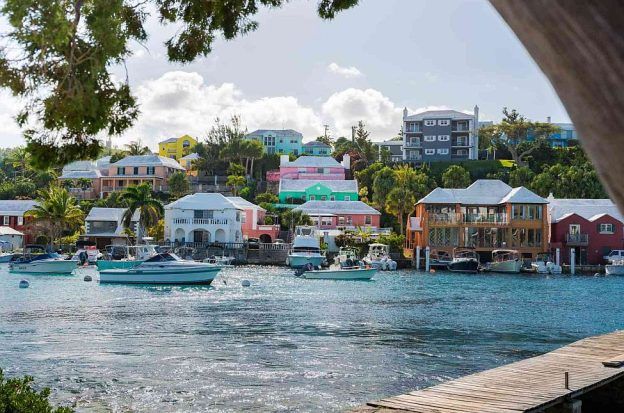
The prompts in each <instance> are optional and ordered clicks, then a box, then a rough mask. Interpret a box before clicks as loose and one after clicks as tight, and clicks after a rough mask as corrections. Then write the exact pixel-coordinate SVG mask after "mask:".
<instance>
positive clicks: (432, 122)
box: [425, 120, 436, 126]
mask: <svg viewBox="0 0 624 413" xmlns="http://www.w3.org/2000/svg"><path fill="white" fill-rule="evenodd" d="M435 124H436V121H435V120H426V121H425V126H435Z"/></svg>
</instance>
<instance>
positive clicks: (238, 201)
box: [226, 196, 266, 211]
mask: <svg viewBox="0 0 624 413" xmlns="http://www.w3.org/2000/svg"><path fill="white" fill-rule="evenodd" d="M226 198H227V199H228V200H229V201H230V202H232V203H233V204H234V205H235V206H236V207H238V208H239V209H259V210H261V211H266V210H265V209H264V208H262V207H261V206H258V205H256V204H254V203H253V202H249V201H248V200H246V199H245V198H242V197H240V196H227V197H226Z"/></svg>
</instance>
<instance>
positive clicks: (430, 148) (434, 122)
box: [403, 106, 479, 164]
mask: <svg viewBox="0 0 624 413" xmlns="http://www.w3.org/2000/svg"><path fill="white" fill-rule="evenodd" d="M478 126H479V107H478V106H475V107H474V113H464V112H458V111H456V110H429V111H426V112H420V113H416V114H413V115H409V114H408V111H407V108H406V109H404V110H403V160H404V161H407V162H412V163H416V164H420V163H422V162H431V161H452V160H468V159H478V149H479V137H478V134H477V131H478Z"/></svg>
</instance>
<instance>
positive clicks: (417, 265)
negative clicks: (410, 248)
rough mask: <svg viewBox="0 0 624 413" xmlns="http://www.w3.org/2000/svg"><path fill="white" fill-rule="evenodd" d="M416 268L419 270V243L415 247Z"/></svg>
mask: <svg viewBox="0 0 624 413" xmlns="http://www.w3.org/2000/svg"><path fill="white" fill-rule="evenodd" d="M416 270H417V271H418V270H420V245H419V246H417V247H416Z"/></svg>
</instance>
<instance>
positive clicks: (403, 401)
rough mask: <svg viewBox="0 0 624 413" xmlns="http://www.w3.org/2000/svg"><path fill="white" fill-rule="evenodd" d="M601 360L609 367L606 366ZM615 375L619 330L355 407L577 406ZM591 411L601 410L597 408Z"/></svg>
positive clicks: (443, 411)
mask: <svg viewBox="0 0 624 413" xmlns="http://www.w3.org/2000/svg"><path fill="white" fill-rule="evenodd" d="M609 362H611V363H609ZM603 363H604V364H611V365H612V366H614V367H606V366H605V365H603ZM566 373H567V379H566ZM618 379H624V330H623V331H616V332H614V333H610V334H605V335H601V336H595V337H590V338H586V339H584V340H580V341H577V342H575V343H572V344H570V345H568V346H565V347H561V348H559V349H557V350H555V351H552V352H550V353H546V354H544V355H541V356H537V357H533V358H530V359H526V360H522V361H518V362H516V363H512V364H508V365H505V366H502V367H498V368H495V369H492V370H486V371H483V372H480V373H476V374H472V375H469V376H465V377H462V378H459V379H456V380H451V381H449V382H446V383H442V384H439V385H436V386H433V387H429V388H426V389H423V390H418V391H413V392H411V393H407V394H403V395H400V396H394V397H389V398H386V399H382V400H379V401H375V402H371V403H368V406H366V407H361V408H359V409H356V410H355V411H356V412H399V411H403V412H418V413H460V412H464V413H473V412H474V413H476V412H479V413H498V412H540V411H545V410H547V411H562V412H577V411H578V412H580V411H581V410H580V404H581V403H580V402H579V400H580V401H581V402H582V403H583V404H586V402H585V401H583V398H584V397H587V398H589V395H590V393H592V392H593V391H594V390H596V391H598V390H599V389H600V388H602V387H604V386H608V385H613V386H615V385H620V386H621V381H620V380H618ZM618 383H619V384H618ZM566 387H567V388H566ZM620 389H622V387H620ZM609 397H611V398H613V397H615V398H616V399H619V401H618V402H622V403H623V404H624V401H622V399H624V395H623V394H616V395H614V393H613V391H610V392H609ZM561 406H565V407H561ZM588 407H589V406H588ZM584 410H585V409H584ZM594 410H595V409H594ZM597 411H606V410H604V409H602V408H600V409H598V410H597ZM609 411H624V410H620V408H618V409H616V410H609Z"/></svg>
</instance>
